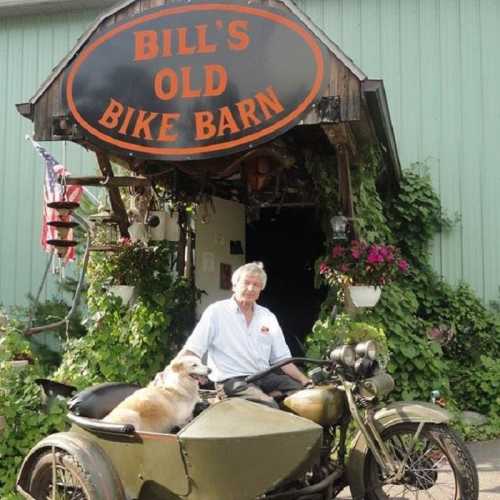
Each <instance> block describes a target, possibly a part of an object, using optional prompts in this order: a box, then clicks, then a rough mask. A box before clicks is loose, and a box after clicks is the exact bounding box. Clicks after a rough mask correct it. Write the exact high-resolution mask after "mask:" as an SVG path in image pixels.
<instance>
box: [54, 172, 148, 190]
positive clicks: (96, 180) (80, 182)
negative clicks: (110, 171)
mask: <svg viewBox="0 0 500 500" xmlns="http://www.w3.org/2000/svg"><path fill="white" fill-rule="evenodd" d="M58 182H60V183H62V182H64V183H65V184H67V185H68V186H96V187H106V188H107V187H130V186H146V185H148V184H149V180H148V179H146V178H145V177H90V176H89V177H72V176H71V175H68V176H66V177H64V178H63V177H59V178H58Z"/></svg>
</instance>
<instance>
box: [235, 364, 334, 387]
mask: <svg viewBox="0 0 500 500" xmlns="http://www.w3.org/2000/svg"><path fill="white" fill-rule="evenodd" d="M289 363H314V364H317V365H331V364H332V362H331V361H326V360H324V359H314V358H288V359H284V360H283V361H280V362H279V363H276V364H275V365H273V366H271V367H269V368H266V369H265V370H262V371H260V372H257V373H255V374H254V375H249V376H248V377H247V378H245V382H246V383H247V384H251V383H252V382H255V381H256V380H259V379H260V378H262V377H265V376H266V375H267V374H269V373H271V372H272V371H274V370H276V368H281V367H282V366H285V365H288V364H289Z"/></svg>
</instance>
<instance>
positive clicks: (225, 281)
mask: <svg viewBox="0 0 500 500" xmlns="http://www.w3.org/2000/svg"><path fill="white" fill-rule="evenodd" d="M232 273H233V270H232V268H231V264H224V263H223V262H221V263H220V288H221V290H231V274H232Z"/></svg>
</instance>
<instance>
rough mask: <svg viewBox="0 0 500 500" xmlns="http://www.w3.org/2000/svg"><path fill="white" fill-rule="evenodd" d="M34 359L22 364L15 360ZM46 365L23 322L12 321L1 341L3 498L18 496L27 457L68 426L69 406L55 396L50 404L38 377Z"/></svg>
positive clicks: (0, 476) (0, 488)
mask: <svg viewBox="0 0 500 500" xmlns="http://www.w3.org/2000/svg"><path fill="white" fill-rule="evenodd" d="M20 358H24V359H27V358H28V359H30V360H31V363H32V364H30V365H27V366H25V367H22V368H18V367H14V366H12V365H11V363H10V361H11V360H16V359H20ZM43 374H44V373H43V370H42V366H41V365H40V364H39V362H38V359H36V356H35V354H34V353H33V352H31V351H30V344H29V342H27V341H26V340H25V339H24V338H23V337H22V334H21V329H20V324H19V323H17V322H15V321H11V322H9V323H8V324H7V327H6V328H5V332H4V336H3V337H2V344H1V345H0V415H2V416H3V417H4V418H5V425H6V427H5V429H4V431H3V434H2V439H1V440H0V498H2V499H4V498H5V499H6V498H16V496H15V494H14V493H13V490H14V484H15V480H16V476H17V473H18V472H19V467H20V465H21V462H22V460H23V457H24V456H25V455H26V454H27V453H28V451H29V450H30V449H31V448H32V447H33V446H34V445H35V443H37V442H38V441H39V440H40V439H42V438H43V437H44V436H46V435H47V434H50V433H52V432H56V431H60V430H63V429H64V428H65V415H66V408H65V404H64V402H63V400H61V399H55V400H54V401H53V402H52V403H51V404H50V405H49V406H46V405H45V404H44V403H43V400H42V390H41V389H40V387H39V386H38V384H36V382H35V379H36V378H39V377H42V376H43Z"/></svg>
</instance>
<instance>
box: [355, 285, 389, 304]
mask: <svg viewBox="0 0 500 500" xmlns="http://www.w3.org/2000/svg"><path fill="white" fill-rule="evenodd" d="M349 294H350V296H351V300H352V303H353V304H354V305H355V306H356V307H373V306H375V305H376V304H377V302H378V301H379V299H380V295H381V294H382V288H380V287H379V286H368V285H352V286H350V287H349Z"/></svg>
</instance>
